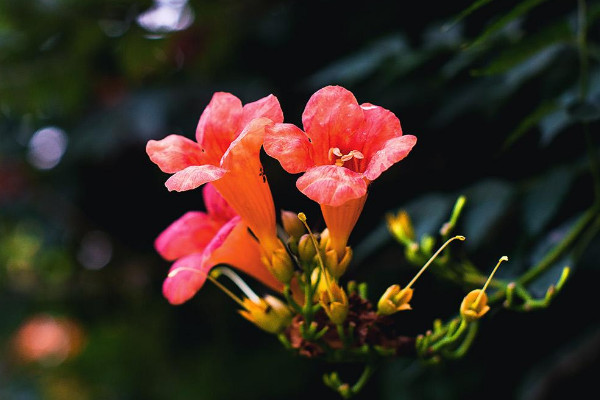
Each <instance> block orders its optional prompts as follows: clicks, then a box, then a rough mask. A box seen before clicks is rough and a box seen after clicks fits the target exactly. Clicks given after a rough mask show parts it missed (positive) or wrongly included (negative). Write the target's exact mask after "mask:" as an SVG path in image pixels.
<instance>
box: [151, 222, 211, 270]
mask: <svg viewBox="0 0 600 400" xmlns="http://www.w3.org/2000/svg"><path fill="white" fill-rule="evenodd" d="M220 227H221V224H220V223H218V222H217V221H215V220H214V219H213V218H211V217H210V216H209V215H207V214H205V213H203V212H200V211H190V212H187V213H185V214H184V215H183V216H182V217H180V218H179V219H177V220H176V221H175V222H173V223H172V224H171V225H169V227H168V228H167V229H165V230H164V231H163V232H162V233H161V234H160V235H159V236H158V237H157V238H156V240H155V241H154V247H155V248H156V250H157V251H158V253H159V254H160V255H161V256H163V258H165V259H166V260H169V261H173V260H176V259H178V258H180V257H183V256H187V255H189V254H192V253H200V252H202V251H203V250H204V248H205V247H206V245H207V244H208V243H209V242H210V241H211V239H212V238H213V236H214V235H215V234H216V233H217V232H218V230H219V228H220Z"/></svg>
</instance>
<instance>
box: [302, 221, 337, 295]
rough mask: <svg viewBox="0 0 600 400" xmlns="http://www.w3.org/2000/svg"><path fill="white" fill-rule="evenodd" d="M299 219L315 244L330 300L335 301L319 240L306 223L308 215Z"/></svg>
mask: <svg viewBox="0 0 600 400" xmlns="http://www.w3.org/2000/svg"><path fill="white" fill-rule="evenodd" d="M298 219H299V220H300V221H302V223H303V224H304V226H305V227H306V230H307V231H308V235H309V236H310V239H311V241H312V244H313V246H315V251H316V252H317V259H318V260H319V265H320V267H321V273H322V274H323V275H325V286H326V289H327V294H328V295H329V298H330V299H333V293H331V287H330V282H329V276H327V272H326V271H325V263H323V258H322V257H321V252H320V251H319V245H318V244H317V239H315V235H313V233H312V231H311V230H310V227H309V226H308V223H307V222H306V215H304V213H299V214H298ZM309 282H310V281H309Z"/></svg>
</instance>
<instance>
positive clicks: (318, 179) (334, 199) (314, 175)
mask: <svg viewBox="0 0 600 400" xmlns="http://www.w3.org/2000/svg"><path fill="white" fill-rule="evenodd" d="M296 187H297V188H298V190H300V191H301V192H302V193H304V194H305V195H306V196H307V197H309V198H310V199H312V200H314V201H316V202H317V203H319V204H321V205H327V206H333V207H337V206H341V205H342V204H344V203H345V202H347V201H349V200H352V199H356V198H359V197H362V196H364V195H365V194H366V193H367V183H366V182H365V180H364V179H363V177H362V174H359V173H356V172H354V171H351V170H349V169H348V168H345V167H338V166H336V165H323V166H320V167H315V168H310V169H309V170H307V171H306V172H305V173H304V175H302V176H301V177H300V178H299V179H298V181H296Z"/></svg>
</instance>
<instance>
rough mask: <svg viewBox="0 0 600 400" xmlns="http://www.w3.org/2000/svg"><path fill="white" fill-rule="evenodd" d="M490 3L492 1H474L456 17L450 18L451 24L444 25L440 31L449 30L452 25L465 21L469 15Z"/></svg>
mask: <svg viewBox="0 0 600 400" xmlns="http://www.w3.org/2000/svg"><path fill="white" fill-rule="evenodd" d="M491 2H492V0H476V1H474V2H473V3H472V4H471V5H470V6H469V7H467V8H465V9H464V10H462V11H461V12H460V14H458V15H457V16H456V17H454V18H452V22H450V23H448V24H446V25H444V26H443V27H442V30H444V31H447V30H449V29H451V28H452V27H454V25H456V24H457V23H459V22H460V21H462V20H463V19H465V18H466V17H468V16H469V15H471V14H472V13H474V12H475V11H477V10H479V9H480V8H481V7H483V6H485V5H486V4H488V3H491Z"/></svg>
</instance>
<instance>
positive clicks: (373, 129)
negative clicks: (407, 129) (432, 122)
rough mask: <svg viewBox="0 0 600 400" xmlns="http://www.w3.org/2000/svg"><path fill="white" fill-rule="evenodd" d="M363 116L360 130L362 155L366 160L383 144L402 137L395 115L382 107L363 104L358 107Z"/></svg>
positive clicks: (398, 121)
mask: <svg viewBox="0 0 600 400" xmlns="http://www.w3.org/2000/svg"><path fill="white" fill-rule="evenodd" d="M360 107H361V108H362V109H363V112H364V115H365V124H364V126H363V130H362V135H363V138H362V141H363V143H364V144H363V146H362V153H363V155H364V156H365V158H366V159H367V160H369V159H370V158H371V156H372V155H373V154H374V153H376V152H377V151H379V150H381V149H382V148H383V146H384V145H385V143H386V142H387V141H388V140H390V139H392V138H395V137H400V136H402V127H401V126H400V120H398V117H396V115H395V114H394V113H393V112H391V111H389V110H386V109H385V108H383V107H379V106H375V105H373V104H370V103H364V104H361V106H360ZM359 149H360V148H359Z"/></svg>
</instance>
